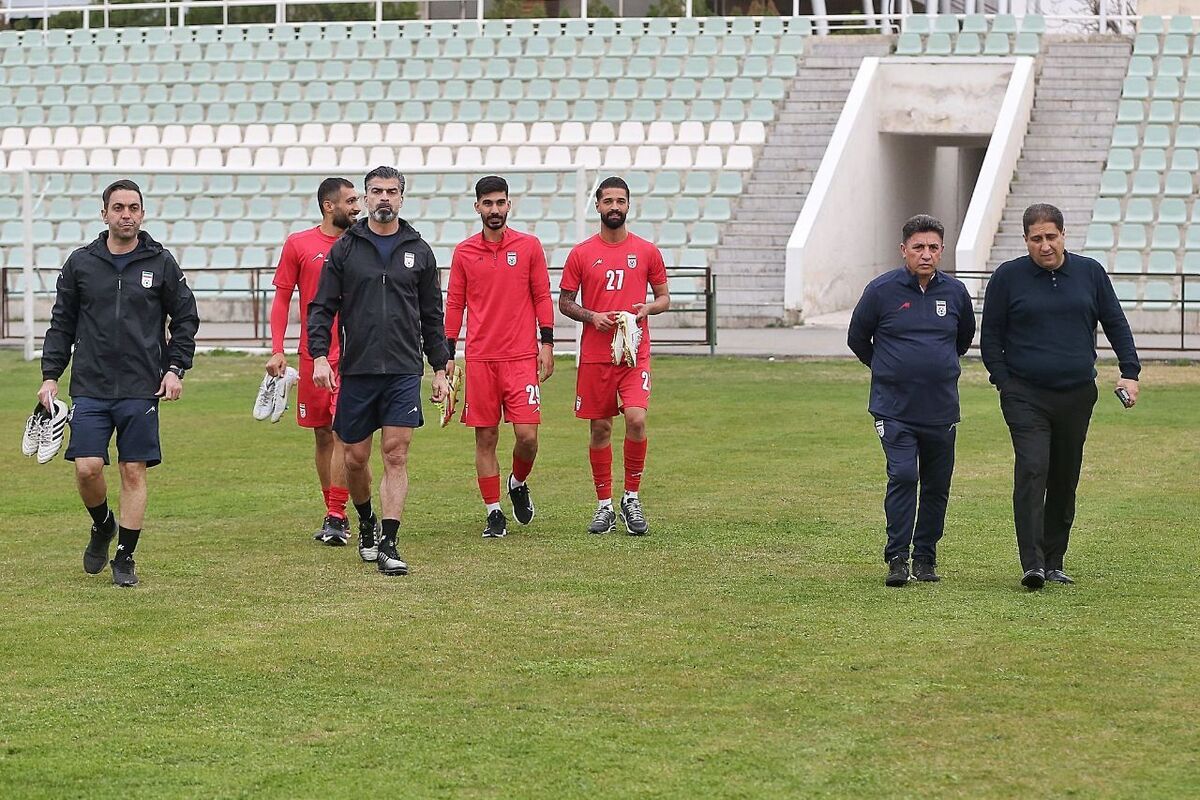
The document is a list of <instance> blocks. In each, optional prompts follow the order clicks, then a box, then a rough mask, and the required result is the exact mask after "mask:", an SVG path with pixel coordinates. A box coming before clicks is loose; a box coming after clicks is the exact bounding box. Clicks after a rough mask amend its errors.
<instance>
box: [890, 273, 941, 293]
mask: <svg viewBox="0 0 1200 800" xmlns="http://www.w3.org/2000/svg"><path fill="white" fill-rule="evenodd" d="M900 280H901V282H902V283H903V284H904V285H905V286H910V287H912V288H913V289H916V290H917V291H918V292H919V291H921V281H920V280H918V278H917V276H916V275H915V274H914V273H912V272H909V271H908V267H900ZM941 281H942V271H941V270H940V269H935V270H934V271H933V275H932V276H931V277H930V278H929V287H926V291H928V290H929V288H930V287H933V286H936V285H938V284H939V283H941Z"/></svg>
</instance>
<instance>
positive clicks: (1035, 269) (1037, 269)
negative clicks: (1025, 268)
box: [1025, 250, 1071, 276]
mask: <svg viewBox="0 0 1200 800" xmlns="http://www.w3.org/2000/svg"><path fill="white" fill-rule="evenodd" d="M1025 258H1027V259H1029V274H1030V275H1035V276H1036V275H1050V274H1052V273H1053V274H1055V275H1067V276H1070V274H1071V253H1070V252H1069V251H1067V250H1064V251H1063V263H1062V264H1061V265H1059V267H1058V269H1045V268H1044V267H1041V266H1039V265H1038V263H1037V262H1036V261H1034V260H1033V256H1025Z"/></svg>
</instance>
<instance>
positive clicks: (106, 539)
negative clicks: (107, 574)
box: [83, 503, 117, 575]
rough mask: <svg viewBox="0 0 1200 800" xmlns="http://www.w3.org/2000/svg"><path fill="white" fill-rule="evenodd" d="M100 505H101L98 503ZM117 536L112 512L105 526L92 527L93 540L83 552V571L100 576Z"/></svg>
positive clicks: (115, 522)
mask: <svg viewBox="0 0 1200 800" xmlns="http://www.w3.org/2000/svg"><path fill="white" fill-rule="evenodd" d="M97 505H99V503H97ZM116 535H117V521H116V519H114V518H113V515H112V512H111V511H110V512H108V519H106V520H105V521H104V524H103V525H92V538H91V539H90V540H88V545H87V547H86V548H84V551H83V571H84V572H86V573H87V574H88V575H98V574H99V573H100V572H101V571H102V570H103V569H104V565H105V564H107V563H108V546H109V545H110V544H112V540H113V537H114V536H116Z"/></svg>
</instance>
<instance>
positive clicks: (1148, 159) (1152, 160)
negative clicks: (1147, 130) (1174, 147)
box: [1138, 147, 1167, 172]
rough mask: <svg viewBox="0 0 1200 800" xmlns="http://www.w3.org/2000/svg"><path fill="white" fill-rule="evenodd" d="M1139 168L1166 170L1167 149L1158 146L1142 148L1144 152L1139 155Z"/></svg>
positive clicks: (1157, 170)
mask: <svg viewBox="0 0 1200 800" xmlns="http://www.w3.org/2000/svg"><path fill="white" fill-rule="evenodd" d="M1138 169H1151V170H1154V171H1155V172H1165V171H1166V169H1167V151H1166V150H1163V149H1161V148H1158V147H1144V148H1142V154H1141V156H1139V157H1138Z"/></svg>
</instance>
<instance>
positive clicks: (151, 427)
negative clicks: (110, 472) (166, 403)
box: [64, 397, 162, 467]
mask: <svg viewBox="0 0 1200 800" xmlns="http://www.w3.org/2000/svg"><path fill="white" fill-rule="evenodd" d="M73 400H74V404H73V405H72V406H71V416H70V417H69V418H68V419H69V421H70V424H71V441H70V443H69V444H68V445H67V453H66V455H65V456H64V458H66V459H67V460H68V461H74V460H75V459H77V458H103V459H104V463H105V464H107V463H109V462H108V442H109V440H110V439H112V435H113V431H114V430H115V431H116V432H117V460H118V461H122V462H136V461H145V462H146V466H147V467H153V466H154V465H156V464H159V463H161V462H162V449H161V448H160V446H159V442H158V400H157V399H154V398H150V399H146V398H141V397H138V398H125V399H122V400H99V399H96V398H94V397H76V398H73Z"/></svg>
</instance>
